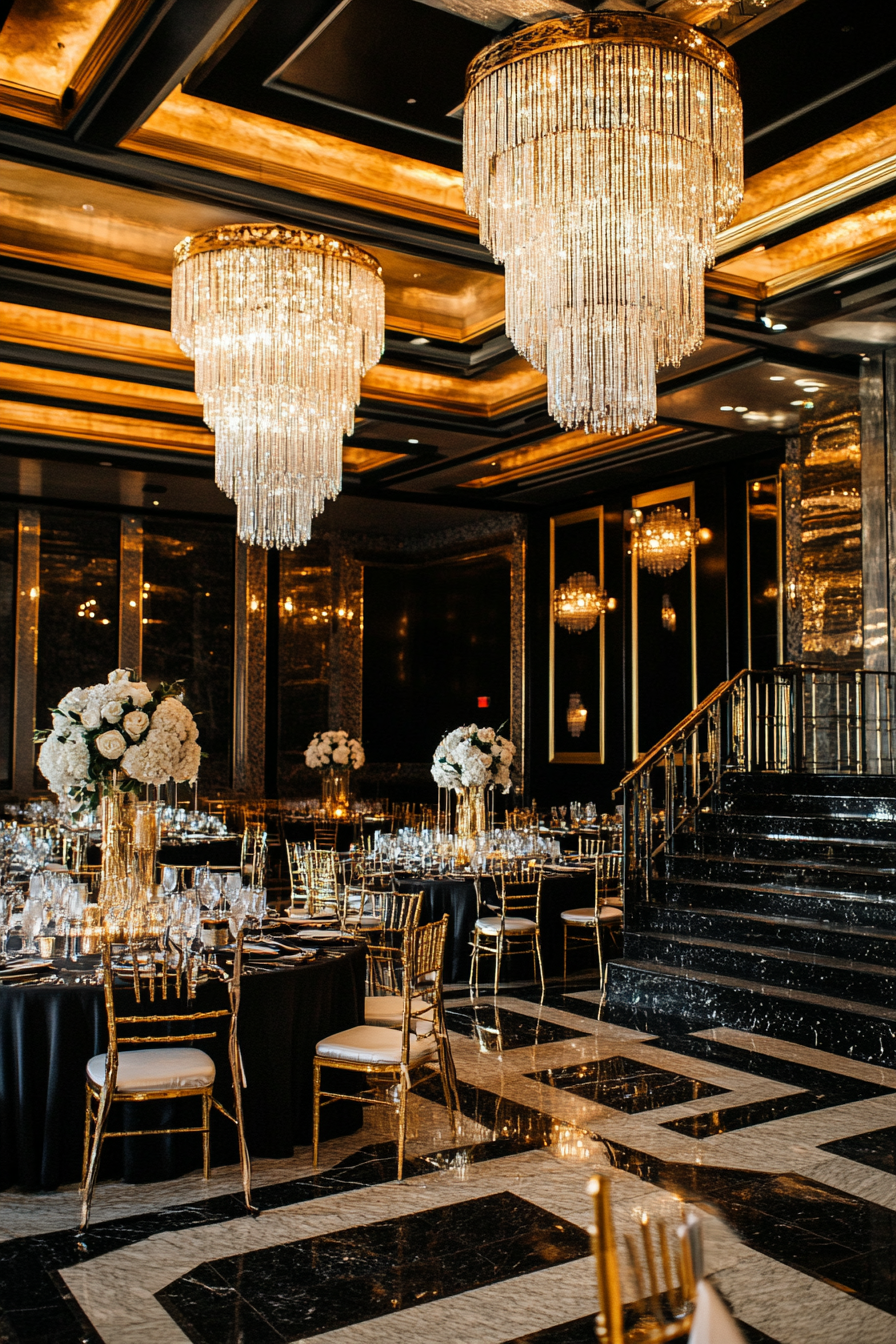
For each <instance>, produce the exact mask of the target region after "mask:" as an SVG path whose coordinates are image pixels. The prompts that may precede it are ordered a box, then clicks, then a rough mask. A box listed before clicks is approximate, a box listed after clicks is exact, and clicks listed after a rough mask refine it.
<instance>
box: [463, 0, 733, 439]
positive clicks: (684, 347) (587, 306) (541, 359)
mask: <svg viewBox="0 0 896 1344" xmlns="http://www.w3.org/2000/svg"><path fill="white" fill-rule="evenodd" d="M608 4H609V6H610V8H603V7H602V12H600V13H588V14H579V15H576V16H575V17H570V18H559V19H550V20H548V21H546V22H544V23H536V24H533V25H532V26H531V27H528V28H523V29H521V30H519V31H518V32H516V33H514V34H513V35H512V36H510V37H507V38H505V39H503V40H502V41H498V42H496V43H494V44H493V45H492V46H490V47H487V48H486V49H485V50H484V51H482V52H481V53H480V54H479V56H477V57H476V59H475V60H474V61H473V62H472V64H471V65H470V68H469V70H468V72H467V96H466V104H465V115H464V186H465V200H466V207H467V210H468V212H469V213H470V214H471V215H478V217H479V228H480V237H481V239H482V242H483V243H484V244H485V245H486V246H487V247H488V248H489V249H490V250H491V252H492V253H493V254H494V256H495V258H496V260H498V261H503V263H504V267H505V274H506V311H507V318H506V323H507V334H508V335H509V336H510V338H511V340H512V341H513V343H514V345H515V346H516V348H517V350H519V352H520V354H522V355H525V357H526V358H527V359H528V360H529V361H530V363H531V364H533V365H534V366H535V367H536V368H537V369H540V370H542V371H544V372H546V373H547V382H548V409H549V410H550V413H551V415H553V416H554V418H555V419H556V420H557V421H559V423H560V424H561V425H563V426H564V427H565V428H572V427H573V426H576V425H584V426H585V427H586V429H588V430H591V431H596V430H600V431H604V432H606V431H609V432H610V433H614V434H621V433H626V432H628V431H629V430H632V429H636V428H639V427H641V426H643V425H646V424H648V423H650V422H651V421H652V420H654V419H655V418H656V377H655V370H656V368H657V366H659V365H664V364H678V363H679V361H680V360H681V359H682V358H683V356H684V355H687V354H688V353H689V352H690V351H692V350H694V349H696V348H697V347H698V346H699V345H700V344H701V342H702V341H703V335H704V325H703V271H704V269H705V268H706V267H707V266H708V265H711V264H712V262H713V260H714V254H715V236H716V231H717V230H718V229H719V228H721V227H722V226H724V225H725V224H727V223H728V222H729V221H730V220H731V219H732V217H733V216H734V214H735V212H736V210H737V207H738V205H739V203H740V199H741V195H742V186H743V166H742V157H743V132H742V116H741V103H740V96H739V93H738V83H737V71H736V68H735V65H734V62H733V61H732V59H731V57H730V55H729V53H728V51H727V49H726V48H725V47H723V46H722V45H721V44H720V43H718V42H715V41H713V39H712V38H710V37H708V36H707V35H706V34H704V33H701V32H699V31H698V30H697V29H696V28H692V27H690V26H688V25H687V24H684V23H678V22H677V21H675V20H673V19H665V18H659V17H657V16H656V15H651V14H646V13H643V12H638V11H636V12H619V13H617V12H613V8H615V7H616V6H618V8H620V9H623V10H624V9H626V8H627V9H628V10H631V8H632V7H631V6H630V5H628V6H627V5H626V3H625V0H608Z"/></svg>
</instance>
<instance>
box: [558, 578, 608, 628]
mask: <svg viewBox="0 0 896 1344" xmlns="http://www.w3.org/2000/svg"><path fill="white" fill-rule="evenodd" d="M615 606H616V599H615V597H607V594H606V592H605V591H604V589H603V588H598V586H597V579H596V578H595V577H594V575H593V574H586V573H585V572H584V571H582V572H580V573H578V574H573V575H572V577H571V578H570V579H568V580H567V581H566V583H561V584H560V586H559V588H555V589H554V620H555V621H556V623H557V625H562V626H563V629H564V630H572V631H574V632H575V633H576V634H579V635H580V634H582V633H583V632H584V631H585V630H593V629H594V627H595V626H596V625H597V622H598V619H599V617H601V616H603V614H604V612H606V611H613V610H614V608H615Z"/></svg>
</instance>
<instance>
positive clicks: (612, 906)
mask: <svg viewBox="0 0 896 1344" xmlns="http://www.w3.org/2000/svg"><path fill="white" fill-rule="evenodd" d="M621 878H622V856H621V854H598V855H597V856H596V857H595V859H594V905H593V906H590V905H585V906H581V907H580V908H579V909H577V910H564V911H563V913H562V914H561V916H560V919H561V920H562V922H563V976H564V979H565V977H566V956H567V948H568V945H569V944H570V943H579V944H582V943H587V944H588V946H589V947H591V946H593V947H595V948H596V949H597V968H598V973H599V975H600V987H601V989H603V987H604V982H605V980H606V974H607V965H606V960H605V958H604V947H603V935H604V933H617V932H619V931H620V930H621V929H622V927H623V923H624V917H623V912H622V904H621V891H622V883H621Z"/></svg>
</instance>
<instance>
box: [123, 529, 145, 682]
mask: <svg viewBox="0 0 896 1344" xmlns="http://www.w3.org/2000/svg"><path fill="white" fill-rule="evenodd" d="M142 665H143V522H142V519H140V518H137V517H134V516H132V515H129V514H126V515H125V516H124V517H123V518H122V520H121V552H120V559H119V565H118V666H119V667H129V668H131V670H132V671H133V673H134V676H135V678H136V679H138V680H139V678H140V676H141V668H142Z"/></svg>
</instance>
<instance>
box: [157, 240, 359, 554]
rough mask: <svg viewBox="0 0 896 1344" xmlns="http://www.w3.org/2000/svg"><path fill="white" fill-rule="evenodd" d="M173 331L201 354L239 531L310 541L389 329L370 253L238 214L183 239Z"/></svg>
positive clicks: (199, 369)
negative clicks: (237, 220) (240, 219)
mask: <svg viewBox="0 0 896 1344" xmlns="http://www.w3.org/2000/svg"><path fill="white" fill-rule="evenodd" d="M174 257H175V265H174V276H173V283H172V296H171V298H172V303H171V330H172V334H173V336H174V339H175V340H176V341H177V343H178V345H179V346H180V347H181V349H182V350H183V351H184V352H185V353H186V354H188V355H191V356H192V357H193V359H194V360H195V366H196V375H195V376H196V392H197V395H198V396H199V397H200V398H201V400H202V404H203V415H204V418H205V421H206V423H207V424H208V426H209V428H210V429H212V430H213V431H214V434H215V480H216V481H217V483H218V485H219V486H220V487H221V489H222V490H223V491H224V493H225V494H227V495H229V496H230V498H231V499H233V500H234V501H235V503H236V506H237V531H238V535H239V537H240V540H241V541H245V542H249V543H251V544H252V545H256V546H265V547H274V546H275V547H279V548H287V549H288V548H292V547H295V546H302V545H304V543H305V542H306V541H307V540H308V538H309V536H310V535H311V523H312V520H313V519H314V517H315V516H316V515H317V514H319V513H320V512H321V510H322V509H323V507H324V504H325V502H326V500H328V499H334V498H335V497H336V495H337V494H338V493H339V491H340V489H341V488H342V439H343V435H345V434H351V432H352V429H353V427H354V417H355V407H356V406H357V404H358V402H359V400H360V398H361V378H362V376H363V375H364V374H365V373H366V372H367V371H368V369H370V368H372V367H373V365H374V364H376V363H377V361H378V360H379V358H380V356H381V355H382V352H383V341H384V335H385V320H384V307H385V299H384V286H383V280H382V273H381V270H380V266H379V263H378V261H377V260H376V258H375V257H372V256H371V255H370V253H369V252H365V251H363V249H361V248H359V247H355V246H353V245H352V244H350V243H344V242H342V241H341V240H340V239H338V238H329V237H327V236H326V235H325V234H320V233H308V232H306V231H305V230H304V229H293V228H287V227H285V226H282V225H269V224H233V225H226V226H223V227H221V228H217V229H210V230H209V231H208V232H206V233H199V234H193V235H192V236H190V237H188V238H184V239H183V241H182V242H180V243H179V244H178V245H177V247H176V248H175V253H174Z"/></svg>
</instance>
